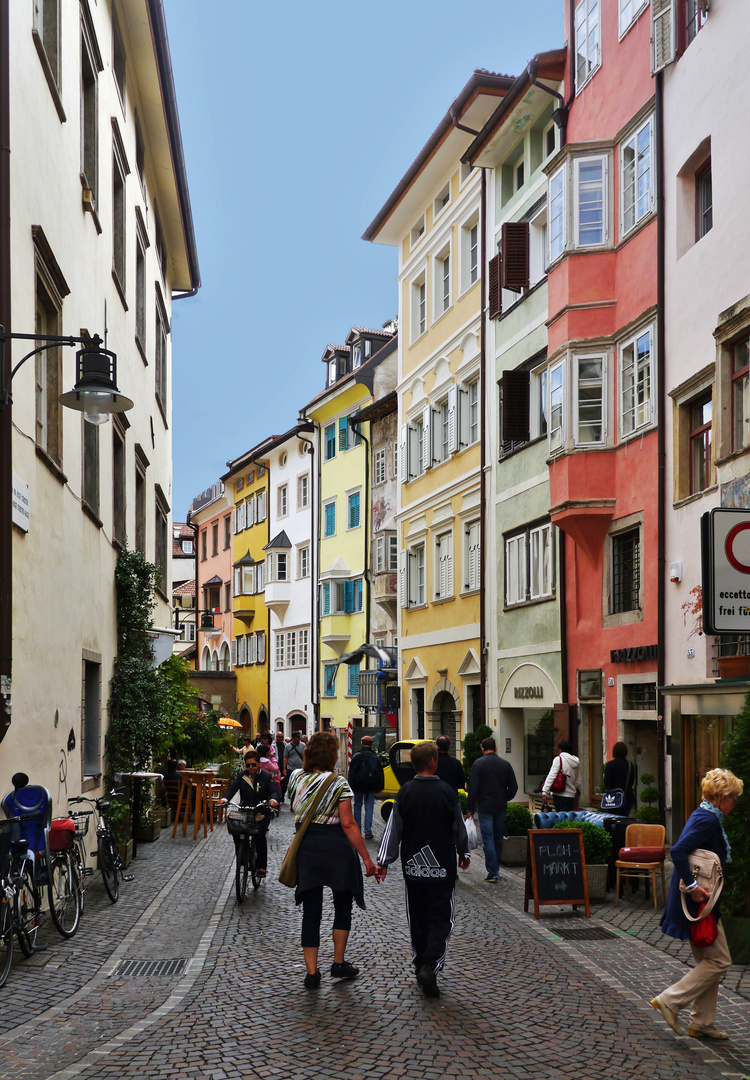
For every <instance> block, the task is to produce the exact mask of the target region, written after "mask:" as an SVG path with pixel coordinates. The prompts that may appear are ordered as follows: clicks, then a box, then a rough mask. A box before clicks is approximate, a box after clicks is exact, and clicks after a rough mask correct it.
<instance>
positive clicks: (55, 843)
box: [49, 818, 76, 851]
mask: <svg viewBox="0 0 750 1080" xmlns="http://www.w3.org/2000/svg"><path fill="white" fill-rule="evenodd" d="M75 831H76V823H75V821H73V819H72V818H52V821H51V822H50V827H49V849H50V851H69V850H70V848H72V847H73V838H74V836H75Z"/></svg>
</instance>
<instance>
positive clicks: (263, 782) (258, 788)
mask: <svg viewBox="0 0 750 1080" xmlns="http://www.w3.org/2000/svg"><path fill="white" fill-rule="evenodd" d="M274 790H275V788H274V783H273V780H272V779H271V777H270V775H269V774H268V773H267V772H264V771H261V768H260V755H259V754H258V752H257V751H256V750H248V752H247V753H246V754H245V771H244V772H243V773H237V775H236V776H235V777H234V779H233V780H232V782H231V784H230V785H229V787H228V788H227V790H226V794H225V797H224V798H223V799H221V802H222V803H227V802H229V800H230V799H231V798H232V796H234V795H235V794H236V793H237V792H238V791H239V793H240V805H241V806H257V805H258V803H260V802H267V803H268V805H269V806H272V807H274V809H275V808H276V807H277V806H278V805H279V804H278V802H277V801H276V800H275V799H274V798H273V793H274ZM270 822H271V815H270V814H267V815H266V820H265V821H264V823H263V827H262V828H261V830H260V832H259V833H258V834H257V835H256V837H255V849H256V852H257V858H258V861H257V864H256V872H257V874H258V877H265V876H266V869H267V866H268V844H267V842H266V833H267V832H268V826H269V824H270ZM240 840H241V837H240V836H237V835H236V834H234V846H235V848H236V847H237V846H238V845H239V843H240Z"/></svg>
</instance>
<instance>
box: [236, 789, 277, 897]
mask: <svg viewBox="0 0 750 1080" xmlns="http://www.w3.org/2000/svg"><path fill="white" fill-rule="evenodd" d="M276 815H278V810H276V809H275V808H274V807H273V806H271V805H270V804H269V803H267V802H259V803H257V804H256V805H255V806H237V805H236V804H235V803H230V804H229V806H228V807H227V829H228V830H229V832H230V833H231V834H232V836H234V837H235V840H236V841H237V844H236V852H235V861H236V868H235V874H234V888H235V894H236V896H237V903H238V904H241V903H242V901H243V900H244V899H245V894H246V893H247V879H248V877H249V878H250V880H251V881H252V883H253V888H254V889H257V888H258V886H259V885H260V883H261V881H262V880H263V877H262V875H260V874H259V873H258V870H257V859H258V853H257V851H256V846H255V837H256V836H257V835H258V834H259V833H260V832H261V831H262V830H264V829H265V828H266V822H267V821H268V819H269V817H273V816H276Z"/></svg>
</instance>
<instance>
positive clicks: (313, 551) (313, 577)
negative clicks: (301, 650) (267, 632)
mask: <svg viewBox="0 0 750 1080" xmlns="http://www.w3.org/2000/svg"><path fill="white" fill-rule="evenodd" d="M300 421H301V422H302V423H312V421H311V420H310V421H307V420H306V418H305V417H300ZM297 438H298V439H299V440H300V442H303V443H307V444H308V447H309V449H308V451H307V452H308V454H309V455H310V457H311V458H312V459H313V464H314V461H315V443H314V442H313V441H312V439H306V438H305V436H304V435H301V434H298V436H297ZM314 478H315V470H314V468H311V469H310V645H311V649H310V654H311V655H310V705H311V706H312V710H313V719H314V720H315V730H316V731H318V730H319V727H320V715H319V714H320V705H319V700H318V698H317V696H316V693H315V688H316V680H315V674H316V672H317V642H318V635H317V631H316V634H315V646H313V644H312V643H313V635H312V630H313V627H314V626H319V625H320V620H319V619H318V618H317V617H316V614H315V609H316V597H317V593H318V589H317V580H318V571H317V556H318V544H319V543H320V539H319V538H318V542H317V543H316V542H315V536H314V530H315V507H316V506H317V502H316V500H315V484H314V482H313V481H314Z"/></svg>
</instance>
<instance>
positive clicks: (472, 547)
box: [462, 518, 482, 592]
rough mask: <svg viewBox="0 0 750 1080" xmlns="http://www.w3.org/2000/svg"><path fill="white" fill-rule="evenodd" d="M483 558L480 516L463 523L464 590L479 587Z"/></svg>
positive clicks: (472, 590)
mask: <svg viewBox="0 0 750 1080" xmlns="http://www.w3.org/2000/svg"><path fill="white" fill-rule="evenodd" d="M481 559H482V530H481V526H480V522H479V519H478V518H475V519H474V520H473V521H465V522H464V524H463V552H462V561H463V590H462V591H463V592H476V590H477V589H478V588H479V578H480V566H481Z"/></svg>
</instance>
